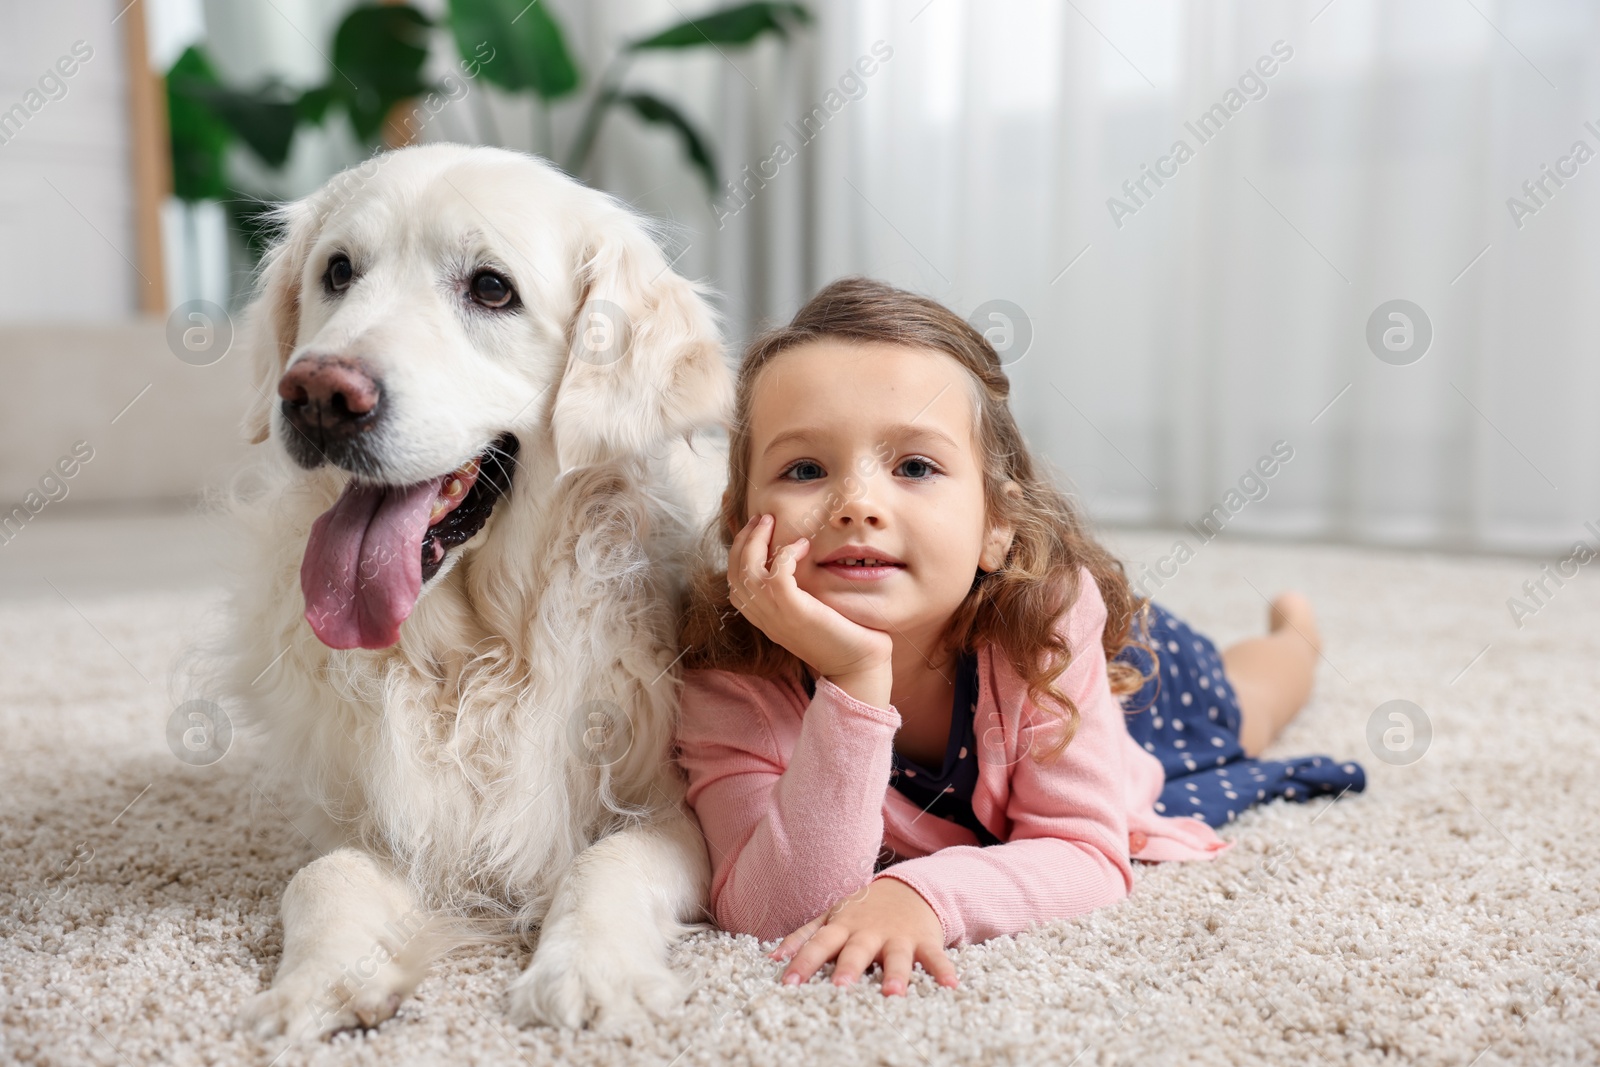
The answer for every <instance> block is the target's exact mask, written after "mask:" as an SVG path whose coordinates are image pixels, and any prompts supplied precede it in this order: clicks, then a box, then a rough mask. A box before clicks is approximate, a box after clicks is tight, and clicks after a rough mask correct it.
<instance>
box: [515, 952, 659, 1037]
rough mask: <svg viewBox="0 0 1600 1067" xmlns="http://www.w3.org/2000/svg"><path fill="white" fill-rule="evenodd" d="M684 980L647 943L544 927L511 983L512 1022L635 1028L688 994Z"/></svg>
mask: <svg viewBox="0 0 1600 1067" xmlns="http://www.w3.org/2000/svg"><path fill="white" fill-rule="evenodd" d="M688 994H689V990H688V983H687V982H685V981H684V979H683V978H682V977H680V976H679V975H678V974H676V973H674V972H673V970H672V969H671V968H669V967H667V966H665V965H664V964H662V963H660V962H658V961H657V960H654V959H652V958H651V954H650V951H649V947H648V946H647V944H642V943H633V944H624V943H623V942H622V941H621V940H610V939H606V938H584V937H580V936H578V935H577V934H576V933H575V932H573V929H572V927H571V926H556V927H551V928H547V929H546V930H545V932H544V934H543V935H542V936H541V937H540V938H539V947H538V949H537V950H536V951H535V952H534V954H533V962H532V963H530V964H529V965H528V969H527V970H526V971H523V972H522V974H521V975H519V976H518V977H517V980H516V981H515V982H513V983H512V984H511V1005H510V1017H511V1021H512V1022H513V1023H515V1024H516V1025H518V1026H528V1025H530V1024H544V1025H547V1026H564V1027H567V1028H569V1029H573V1030H577V1029H581V1028H583V1027H584V1026H586V1025H587V1026H589V1027H590V1029H592V1030H594V1031H595V1032H596V1033H601V1034H610V1035H622V1034H628V1033H634V1032H637V1031H638V1030H639V1029H641V1028H643V1027H644V1026H647V1025H649V1022H650V1020H651V1019H652V1018H655V1019H661V1018H664V1017H665V1016H666V1015H667V1014H668V1013H669V1012H671V1011H673V1010H674V1009H675V1008H677V1007H678V1006H679V1005H681V1004H682V1003H683V1001H684V999H685V998H686V997H687V996H688Z"/></svg>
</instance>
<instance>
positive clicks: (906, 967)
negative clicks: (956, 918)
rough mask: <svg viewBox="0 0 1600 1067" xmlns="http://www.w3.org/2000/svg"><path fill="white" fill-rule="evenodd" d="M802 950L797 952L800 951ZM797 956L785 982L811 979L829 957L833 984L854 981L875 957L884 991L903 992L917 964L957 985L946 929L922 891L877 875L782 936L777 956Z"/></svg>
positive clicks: (945, 982) (774, 953) (937, 978)
mask: <svg viewBox="0 0 1600 1067" xmlns="http://www.w3.org/2000/svg"><path fill="white" fill-rule="evenodd" d="M796 949H798V952H796ZM790 955H793V956H794V961H793V962H792V963H790V964H789V966H788V967H787V968H786V969H785V970H784V972H783V978H782V982H783V984H784V985H794V984H798V983H800V982H804V981H808V980H809V979H810V978H811V976H812V975H813V974H815V973H816V972H817V970H818V969H819V968H820V967H821V966H822V965H823V964H824V963H827V962H828V961H829V960H831V959H834V958H835V957H837V958H838V963H836V964H835V965H834V968H833V982H834V984H835V985H851V984H853V983H854V982H855V981H856V980H857V979H858V978H860V977H861V974H862V972H863V971H865V970H866V969H867V968H868V967H870V966H871V965H872V964H873V963H874V962H875V961H876V962H878V963H880V964H881V965H882V967H883V995H884V996H893V995H895V994H900V995H902V996H903V995H904V994H905V991H906V986H907V983H909V982H910V980H911V969H912V966H913V965H914V964H916V963H921V964H922V967H923V969H924V970H925V971H927V972H928V973H929V974H931V975H933V977H934V980H935V981H937V982H938V983H939V984H940V985H942V986H948V987H951V988H954V987H955V985H956V983H957V979H956V968H955V964H953V963H951V962H950V957H949V956H947V955H945V951H944V928H943V927H942V926H941V925H940V923H939V916H938V915H936V914H935V913H934V910H933V908H932V907H931V906H929V904H928V902H927V901H926V900H924V899H922V894H921V893H918V892H917V891H916V890H915V889H912V888H911V887H910V886H909V885H907V884H906V883H904V882H902V881H900V880H899V879H896V878H877V879H874V880H873V881H872V882H870V883H869V884H868V885H867V888H866V889H865V890H864V891H863V892H859V893H853V894H851V896H850V897H848V898H846V899H845V900H843V901H840V902H839V903H837V904H835V905H834V906H833V907H832V908H830V909H829V910H828V911H827V912H826V913H825V914H824V915H822V916H819V917H818V918H816V919H813V920H811V922H809V923H807V924H806V925H804V926H802V927H801V928H800V929H798V930H796V931H795V932H794V933H792V934H790V935H789V936H788V937H786V938H784V940H783V943H782V944H780V945H779V946H778V947H777V948H776V949H774V950H773V951H772V953H771V957H772V958H773V959H780V960H781V959H788V958H789V956H790Z"/></svg>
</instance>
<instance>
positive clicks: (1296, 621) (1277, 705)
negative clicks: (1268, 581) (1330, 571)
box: [1222, 590, 1322, 757]
mask: <svg viewBox="0 0 1600 1067" xmlns="http://www.w3.org/2000/svg"><path fill="white" fill-rule="evenodd" d="M1267 626H1268V628H1269V632H1268V633H1267V635H1266V636H1265V637H1252V638H1249V639H1247V640H1244V641H1240V642H1238V643H1237V644H1234V645H1230V646H1228V647H1227V648H1225V649H1223V651H1222V669H1223V671H1224V673H1226V674H1227V676H1228V682H1229V684H1231V685H1232V686H1233V691H1234V695H1235V696H1236V697H1237V698H1238V700H1239V712H1240V724H1239V744H1240V745H1241V746H1242V747H1243V748H1244V751H1245V755H1247V756H1251V757H1256V756H1259V755H1260V754H1261V753H1262V752H1263V751H1264V750H1265V749H1266V747H1267V746H1268V745H1269V744H1271V743H1272V740H1273V739H1274V738H1275V737H1277V736H1278V732H1279V731H1280V730H1282V729H1283V727H1284V726H1285V725H1286V724H1287V723H1288V722H1289V720H1291V719H1293V718H1294V717H1295V715H1296V714H1298V713H1299V711H1300V709H1301V708H1302V707H1304V706H1305V702H1306V700H1307V699H1308V698H1309V697H1310V696H1311V681H1312V676H1313V675H1314V674H1315V673H1316V666H1317V657H1318V656H1319V655H1320V654H1321V652H1322V633H1321V631H1320V630H1318V629H1317V617H1316V612H1315V611H1313V610H1312V608H1311V601H1309V600H1307V599H1306V598H1305V596H1303V595H1302V594H1300V593H1298V592H1295V591H1293V590H1290V591H1288V592H1285V593H1281V594H1279V595H1278V596H1277V597H1276V598H1275V599H1274V600H1273V601H1272V605H1271V607H1270V608H1269V610H1268V612H1267Z"/></svg>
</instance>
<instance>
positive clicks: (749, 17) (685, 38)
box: [628, 3, 811, 51]
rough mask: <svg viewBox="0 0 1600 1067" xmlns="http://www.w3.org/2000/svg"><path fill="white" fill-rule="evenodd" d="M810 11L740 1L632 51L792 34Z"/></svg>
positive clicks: (793, 5) (744, 41)
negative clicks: (794, 27) (773, 34)
mask: <svg viewBox="0 0 1600 1067" xmlns="http://www.w3.org/2000/svg"><path fill="white" fill-rule="evenodd" d="M810 21H811V12H809V11H807V10H806V8H805V5H804V4H798V3H756V4H739V5H738V6H736V7H728V8H723V9H722V10H721V11H713V12H711V13H710V14H707V15H702V16H700V17H699V18H694V19H690V20H689V21H687V22H682V23H679V24H678V25H676V26H673V27H672V28H671V29H667V30H663V31H661V32H660V33H658V34H656V35H655V36H653V37H646V38H645V39H644V40H642V41H635V42H633V43H632V44H630V45H629V46H628V48H629V49H631V50H633V51H640V50H642V49H646V48H694V47H696V46H698V45H704V44H749V43H750V42H751V41H753V40H755V39H756V38H757V37H759V36H761V35H762V34H763V33H776V34H777V35H778V36H779V37H787V36H788V35H789V29H790V26H791V25H793V24H800V23H808V22H810Z"/></svg>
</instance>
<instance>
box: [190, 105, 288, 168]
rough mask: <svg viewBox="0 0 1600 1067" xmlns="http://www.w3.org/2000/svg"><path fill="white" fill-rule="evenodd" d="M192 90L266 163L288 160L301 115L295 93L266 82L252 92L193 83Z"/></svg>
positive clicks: (271, 165) (276, 164) (275, 165)
mask: <svg viewBox="0 0 1600 1067" xmlns="http://www.w3.org/2000/svg"><path fill="white" fill-rule="evenodd" d="M192 92H193V94H194V96H195V97H196V99H199V100H201V101H203V102H204V103H206V104H207V105H209V106H210V108H211V111H212V113H213V114H215V115H216V116H217V118H219V119H221V120H222V121H223V122H224V123H226V124H227V125H228V127H229V128H231V129H232V130H233V132H234V134H235V135H236V136H237V137H238V138H239V139H240V140H242V141H244V143H245V144H247V145H249V146H250V148H251V150H252V151H254V152H255V154H256V155H258V156H260V157H261V161H262V162H263V163H265V164H266V165H267V166H269V167H273V168H277V167H281V166H283V164H284V162H285V161H287V160H288V158H289V146H290V144H291V143H293V141H294V131H295V127H296V126H298V125H299V124H300V116H299V115H298V114H297V113H296V107H295V96H294V94H292V93H290V92H289V91H288V90H287V89H285V88H284V87H283V86H282V85H267V86H265V87H263V88H261V89H258V90H256V91H255V92H239V91H237V90H234V89H225V88H221V87H214V86H206V85H196V86H194V87H193V89H192Z"/></svg>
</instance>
